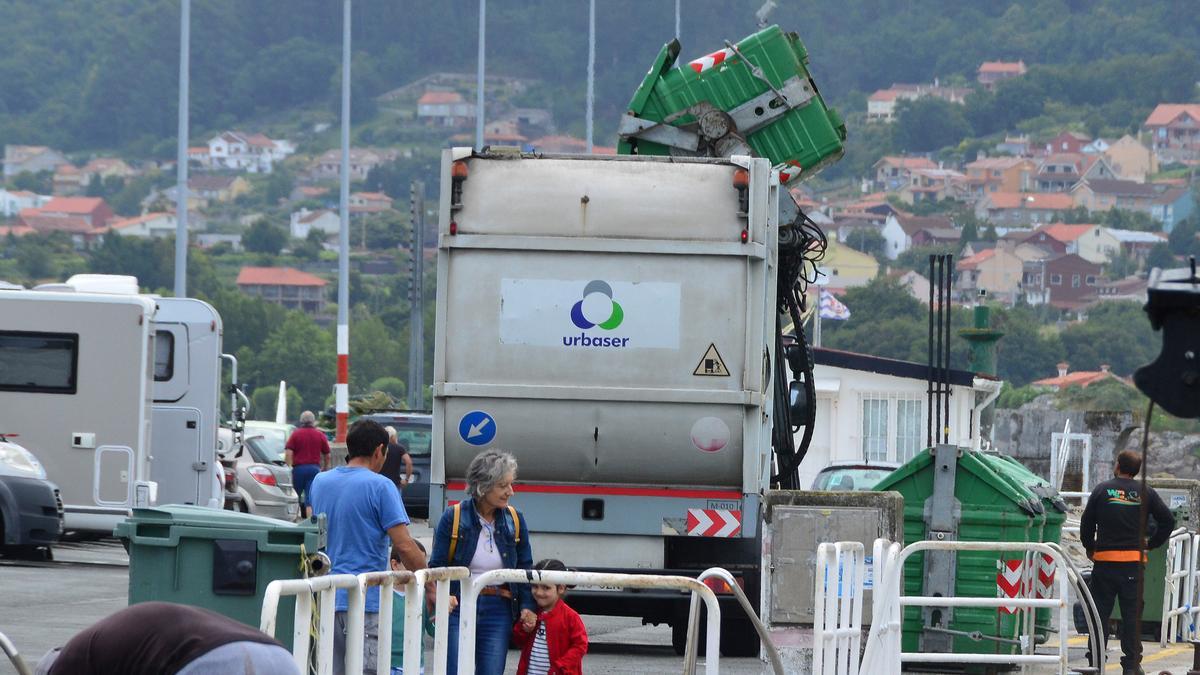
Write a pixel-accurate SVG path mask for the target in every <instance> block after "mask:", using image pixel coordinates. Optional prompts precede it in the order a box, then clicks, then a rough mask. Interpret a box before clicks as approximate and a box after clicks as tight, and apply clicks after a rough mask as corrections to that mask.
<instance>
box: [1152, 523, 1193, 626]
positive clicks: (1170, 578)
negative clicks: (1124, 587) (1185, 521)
mask: <svg viewBox="0 0 1200 675" xmlns="http://www.w3.org/2000/svg"><path fill="white" fill-rule="evenodd" d="M1198 556H1200V534H1193V533H1191V532H1188V531H1187V530H1186V529H1184V528H1182V527H1181V528H1179V529H1177V530H1175V531H1174V532H1172V533H1171V538H1170V539H1168V540H1167V550H1166V559H1165V561H1164V562H1165V567H1166V570H1165V572H1164V576H1163V603H1162V627H1161V628H1160V633H1159V642H1160V643H1161V644H1162V646H1164V647H1166V646H1167V643H1169V642H1175V641H1181V642H1186V641H1189V640H1196V639H1198V637H1200V631H1198V630H1197V628H1196V622H1197V614H1200V601H1198V600H1200V598H1198V597H1197V591H1198V590H1200V587H1198V585H1197V564H1196V563H1197V558H1198Z"/></svg>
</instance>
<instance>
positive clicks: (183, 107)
mask: <svg viewBox="0 0 1200 675" xmlns="http://www.w3.org/2000/svg"><path fill="white" fill-rule="evenodd" d="M191 20H192V1H191V0H180V6H179V137H178V139H177V148H176V154H175V174H176V179H177V182H176V184H175V297H177V298H182V297H186V296H187V245H188V232H187V217H188V193H187V182H188V86H189V82H188V71H189V70H190V68H189V67H188V53H189V52H190V51H191V32H192V31H191Z"/></svg>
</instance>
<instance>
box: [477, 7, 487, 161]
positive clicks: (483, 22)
mask: <svg viewBox="0 0 1200 675" xmlns="http://www.w3.org/2000/svg"><path fill="white" fill-rule="evenodd" d="M486 26H487V0H479V57H478V59H477V61H478V68H479V70H478V72H477V73H476V74H475V150H476V151H479V150H482V149H483V70H484V42H485V38H486V37H487V28H486Z"/></svg>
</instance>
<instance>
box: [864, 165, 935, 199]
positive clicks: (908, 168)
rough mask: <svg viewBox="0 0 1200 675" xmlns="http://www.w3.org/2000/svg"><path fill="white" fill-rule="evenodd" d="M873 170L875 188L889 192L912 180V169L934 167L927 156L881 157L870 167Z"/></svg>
mask: <svg viewBox="0 0 1200 675" xmlns="http://www.w3.org/2000/svg"><path fill="white" fill-rule="evenodd" d="M871 168H872V169H874V171H875V189H876V190H883V191H886V192H891V191H894V190H899V189H900V188H902V187H904V186H906V185H908V184H910V183H911V182H912V172H913V170H914V169H936V168H938V165H937V164H936V163H934V161H933V160H931V159H929V158H928V157H882V158H880V160H879V161H878V162H875V165H874V166H872V167H871Z"/></svg>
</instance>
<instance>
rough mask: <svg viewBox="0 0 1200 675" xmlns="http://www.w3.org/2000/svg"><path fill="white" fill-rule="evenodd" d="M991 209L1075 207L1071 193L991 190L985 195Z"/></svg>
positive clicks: (1063, 208)
mask: <svg viewBox="0 0 1200 675" xmlns="http://www.w3.org/2000/svg"><path fill="white" fill-rule="evenodd" d="M986 199H988V200H989V201H990V202H991V205H992V206H991V208H993V209H1019V208H1022V205H1024V208H1027V209H1051V210H1056V211H1063V210H1066V209H1073V208H1075V201H1074V200H1072V199H1071V195H1069V194H1066V193H1064V192H992V193H989V194H988V195H987V197H986Z"/></svg>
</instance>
